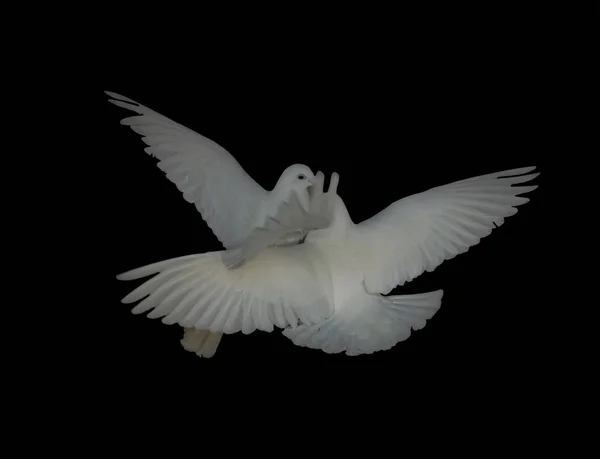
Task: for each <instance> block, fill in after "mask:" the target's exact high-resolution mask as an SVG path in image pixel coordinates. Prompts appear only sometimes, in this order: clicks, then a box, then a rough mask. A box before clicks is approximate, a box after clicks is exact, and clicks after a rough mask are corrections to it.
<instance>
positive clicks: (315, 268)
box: [119, 167, 538, 355]
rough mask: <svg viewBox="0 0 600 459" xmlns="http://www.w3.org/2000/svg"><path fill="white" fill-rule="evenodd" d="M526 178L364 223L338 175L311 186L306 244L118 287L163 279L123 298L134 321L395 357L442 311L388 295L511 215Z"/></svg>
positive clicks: (432, 197)
mask: <svg viewBox="0 0 600 459" xmlns="http://www.w3.org/2000/svg"><path fill="white" fill-rule="evenodd" d="M533 170H534V168H533V167H527V168H520V169H513V170H509V171H503V172H497V173H493V174H488V175H483V176H479V177H473V178H470V179H466V180H461V181H458V182H454V183H451V184H448V185H444V186H440V187H436V188H432V189H430V190H427V191H425V192H422V193H417V194H414V195H412V196H408V197H405V198H403V199H400V200H398V201H396V202H395V203H393V204H391V205H390V206H388V207H387V208H386V209H384V210H382V211H381V212H379V213H378V214H376V215H375V216H374V217H372V218H371V219H369V220H366V221H364V222H362V223H359V224H355V223H354V222H353V221H352V220H351V218H350V215H349V214H348V211H347V209H346V206H345V205H344V203H343V201H342V199H341V198H340V197H339V196H338V195H337V194H336V190H335V186H337V183H338V179H339V176H338V175H337V174H334V175H333V177H332V184H333V185H334V187H333V189H332V188H331V187H330V189H329V190H328V192H327V193H326V194H323V193H322V180H318V181H317V184H316V186H317V187H318V188H317V190H316V191H314V192H312V193H311V199H310V201H309V206H308V212H309V213H310V212H316V213H318V214H319V215H321V216H323V217H325V218H324V219H325V221H326V223H325V225H322V226H324V227H322V228H320V229H319V228H318V229H314V230H312V231H311V232H309V233H308V235H307V236H306V239H305V241H304V243H303V244H299V245H293V246H287V247H266V248H264V249H262V250H261V251H260V252H259V253H258V254H256V255H255V256H254V257H253V258H251V259H249V260H247V261H246V262H245V263H244V264H242V265H241V266H239V267H237V268H236V269H229V268H228V267H227V266H226V263H225V262H224V260H225V259H227V251H219V252H211V253H206V254H200V255H192V256H190V257H181V258H178V259H173V260H166V261H163V262H159V263H155V264H153V265H150V266H147V267H142V268H138V269H135V270H132V271H129V272H127V273H125V274H123V275H121V276H119V278H120V279H123V280H125V279H139V278H142V277H145V276H148V275H151V274H157V273H158V274H157V276H156V277H154V278H152V279H150V280H149V281H147V282H146V283H144V284H142V285H141V286H140V287H138V289H136V291H134V292H133V293H132V294H130V295H128V297H126V298H125V299H124V301H125V302H133V301H137V300H139V299H142V298H143V297H146V299H144V300H143V301H142V303H140V304H139V305H137V306H136V307H135V308H134V312H137V313H139V312H145V311H148V310H151V312H150V314H149V316H150V317H162V318H163V321H164V322H165V323H169V324H171V323H178V324H180V325H183V326H185V327H192V328H193V327H198V328H207V329H209V330H211V331H220V332H224V333H235V332H238V331H242V332H243V333H250V332H253V331H254V330H257V329H258V330H263V331H272V330H273V329H274V327H279V328H283V329H284V330H283V333H284V335H285V336H286V337H288V338H289V339H291V340H292V342H294V343H295V344H296V345H299V346H306V347H310V348H314V349H320V350H323V351H325V352H327V353H340V352H345V353H346V354H347V355H360V354H369V353H372V352H376V351H381V350H386V349H390V348H391V347H393V346H394V345H395V344H397V343H398V342H400V341H403V340H405V339H406V338H408V337H409V336H410V334H411V331H412V330H418V329H420V328H422V327H423V326H425V323H426V321H427V320H428V319H430V318H431V317H432V316H433V315H434V314H435V312H436V311H437V310H438V309H439V307H440V305H441V299H442V295H443V292H442V291H441V290H438V291H434V292H427V293H423V294H417V295H394V296H384V295H385V294H386V293H388V292H389V291H390V290H392V289H393V288H394V287H395V286H396V285H402V284H403V283H405V282H406V281H409V280H411V279H414V278H415V277H416V276H418V275H419V274H421V273H422V272H423V271H425V270H428V271H431V270H433V269H435V267H437V266H439V264H440V263H442V262H443V261H444V260H447V259H450V258H452V257H454V256H456V255H457V254H459V253H462V252H465V251H466V250H468V248H469V247H471V246H473V245H475V244H477V243H478V242H479V241H480V240H481V238H483V237H485V236H487V235H488V234H490V232H491V231H492V230H493V229H494V228H495V227H497V226H500V225H501V224H503V222H504V219H505V218H506V217H508V216H510V215H513V214H515V213H516V212H517V207H518V206H520V205H522V204H524V203H525V202H527V201H528V198H525V197H522V196H520V195H522V194H524V193H528V192H530V191H532V190H533V189H535V188H536V186H514V185H519V184H523V183H525V182H528V181H530V180H532V179H533V178H535V177H536V176H537V175H538V174H537V173H531V172H532V171H533ZM523 174H525V175H523ZM305 212H307V210H306V209H304V208H303V207H302V206H301V205H298V204H295V205H292V206H290V205H287V204H286V205H281V206H280V207H279V209H278V210H277V211H276V212H275V214H274V215H275V216H276V218H272V219H266V220H265V224H264V227H260V228H257V229H255V230H254V231H253V234H256V233H257V232H260V231H263V230H264V231H268V232H271V231H276V230H277V228H278V226H283V227H284V228H285V227H286V226H287V225H288V224H290V225H292V226H293V225H294V224H296V220H297V219H298V218H300V221H302V217H297V216H298V215H302V214H303V213H305ZM294 216H296V218H295V217H294ZM284 217H285V218H284ZM281 231H283V230H281ZM252 237H253V235H250V236H249V238H248V240H251V239H252Z"/></svg>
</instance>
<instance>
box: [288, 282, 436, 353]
mask: <svg viewBox="0 0 600 459" xmlns="http://www.w3.org/2000/svg"><path fill="white" fill-rule="evenodd" d="M442 296H443V291H442V290H436V291H434V292H427V293H421V294H417V295H395V296H387V297H386V296H381V295H369V294H365V295H364V296H361V297H358V298H353V299H352V300H351V301H349V302H348V303H347V304H344V305H343V306H342V308H340V310H339V311H336V313H335V314H334V315H333V316H331V317H330V318H329V319H327V320H326V321H324V322H323V323H321V324H318V325H313V326H306V325H301V326H299V327H297V328H296V329H291V328H288V329H285V330H284V331H283V334H284V336H286V337H287V338H289V339H291V340H292V341H293V342H294V344H296V345H298V346H305V347H309V348H312V349H320V350H322V351H324V352H326V353H328V354H335V353H340V352H345V353H346V354H347V355H350V356H354V355H361V354H371V353H373V352H377V351H383V350H387V349H390V348H392V347H393V346H395V345H396V344H397V343H399V342H400V341H404V340H405V339H407V338H408V337H409V336H410V334H411V329H412V330H419V329H421V328H423V327H424V326H425V324H426V321H427V320H428V319H430V318H431V317H433V315H434V314H435V313H436V312H437V311H438V309H439V308H440V306H441V304H442Z"/></svg>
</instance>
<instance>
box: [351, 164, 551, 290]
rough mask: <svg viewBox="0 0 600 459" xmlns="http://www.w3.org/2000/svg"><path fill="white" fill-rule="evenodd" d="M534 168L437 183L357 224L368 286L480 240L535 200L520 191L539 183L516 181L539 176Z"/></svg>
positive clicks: (408, 275) (409, 274) (355, 239)
mask: <svg viewBox="0 0 600 459" xmlns="http://www.w3.org/2000/svg"><path fill="white" fill-rule="evenodd" d="M534 169H535V168H534V167H525V168H519V169H513V170H508V171H502V172H496V173H493V174H487V175H482V176H478V177H472V178H469V179H466V180H461V181H458V182H454V183H450V184H448V185H444V186H440V187H436V188H432V189H430V190H427V191H425V192H422V193H418V194H415V195H412V196H408V197H406V198H403V199H400V200H398V201H396V202H394V203H393V204H391V205H390V206H388V207H387V208H386V209H384V210H383V211H381V212H379V213H378V214H377V215H375V216H374V217H372V218H370V219H369V220H366V221H364V222H362V223H360V224H358V225H354V226H352V230H351V232H350V238H351V241H352V246H353V247H354V250H355V253H356V256H357V257H358V259H359V260H360V264H361V266H362V269H363V272H364V276H365V286H366V288H367V290H368V291H369V292H371V293H388V292H389V291H391V290H392V289H393V288H394V287H396V286H397V285H402V284H404V283H405V282H406V281H410V280H412V279H414V278H415V277H417V276H419V275H420V274H421V273H422V272H423V271H425V270H427V271H432V270H433V269H435V268H436V267H437V266H439V265H440V264H441V263H442V262H443V261H444V260H448V259H450V258H453V257H455V256H456V255H458V254H460V253H463V252H465V251H467V250H468V249H469V247H471V246H473V245H475V244H478V243H479V241H480V240H481V239H482V238H484V237H486V236H488V235H489V234H490V233H491V232H492V230H493V229H494V228H496V227H498V226H500V225H502V224H503V223H504V219H505V218H506V217H509V216H511V215H514V214H516V213H517V207H518V206H521V205H523V204H525V203H526V202H528V201H529V198H526V197H523V196H520V195H522V194H525V193H529V192H531V191H533V190H535V189H536V188H537V185H533V186H532V185H528V186H513V185H517V184H521V183H526V182H529V181H530V180H532V179H533V178H535V177H537V176H538V175H539V173H531V172H532V171H533V170H534ZM518 174H526V175H518ZM517 175H518V176H517Z"/></svg>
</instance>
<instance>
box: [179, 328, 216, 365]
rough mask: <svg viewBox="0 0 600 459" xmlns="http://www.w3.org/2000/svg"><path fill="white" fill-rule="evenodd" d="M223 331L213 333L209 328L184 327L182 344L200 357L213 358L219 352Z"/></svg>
mask: <svg viewBox="0 0 600 459" xmlns="http://www.w3.org/2000/svg"><path fill="white" fill-rule="evenodd" d="M222 337H223V333H219V332H217V333H213V332H211V331H209V330H198V329H197V328H184V332H183V338H182V339H181V345H182V346H183V348H184V349H185V350H186V351H190V352H193V353H195V354H196V355H197V356H198V357H204V358H207V359H209V358H211V357H212V356H214V355H215V352H217V347H219V343H220V342H221V338H222Z"/></svg>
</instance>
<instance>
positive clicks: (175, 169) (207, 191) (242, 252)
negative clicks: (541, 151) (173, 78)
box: [106, 91, 315, 355]
mask: <svg viewBox="0 0 600 459" xmlns="http://www.w3.org/2000/svg"><path fill="white" fill-rule="evenodd" d="M106 94H107V95H108V96H110V97H111V99H109V101H110V102H111V103H113V104H115V105H117V106H119V107H122V108H125V109H127V110H131V111H133V112H135V113H137V115H136V116H131V117H129V118H125V119H123V120H122V121H121V124H124V125H125V126H129V127H131V129H133V130H134V131H135V132H137V133H138V134H140V135H141V136H142V140H143V141H144V143H145V144H146V145H148V147H147V148H146V149H145V151H146V153H148V154H150V155H152V156H155V157H156V158H158V159H159V162H158V167H159V168H160V169H161V170H163V171H164V172H165V174H166V176H167V178H168V179H169V180H170V181H171V182H173V183H174V184H175V185H176V186H177V188H178V189H179V191H181V192H182V193H183V197H184V199H185V200H186V201H188V202H190V203H193V204H194V205H195V207H196V209H197V210H198V211H199V212H200V213H201V215H202V217H203V218H204V220H205V221H206V223H207V224H208V226H209V227H210V228H211V229H212V231H213V232H214V234H215V235H216V236H217V238H218V239H219V241H221V242H222V244H223V246H224V247H225V248H226V249H235V248H238V250H237V251H236V252H230V254H231V256H230V258H229V259H228V260H227V261H228V264H229V265H230V266H239V265H241V264H242V263H244V262H245V260H246V259H248V258H249V257H251V256H253V255H254V254H256V253H258V252H260V250H262V248H263V246H266V245H269V244H272V245H278V244H294V243H297V242H299V241H300V240H301V239H302V238H303V237H304V236H305V234H306V231H307V230H309V229H311V228H292V229H290V231H289V233H277V236H278V237H280V240H274V239H273V236H270V237H269V238H264V237H263V238H259V239H257V238H254V239H251V240H248V238H249V236H250V234H252V232H253V231H254V230H255V229H256V228H258V227H261V226H264V225H265V224H266V221H267V219H268V218H270V216H272V215H273V214H274V213H275V212H276V211H277V210H278V209H279V206H280V205H282V203H286V202H288V201H290V200H294V199H297V200H298V202H300V203H301V205H302V206H304V207H305V208H306V207H308V201H309V196H308V191H307V188H308V186H310V184H311V183H312V182H313V180H314V179H315V176H314V174H313V172H312V171H311V170H310V169H309V168H308V167H307V166H305V165H303V164H294V165H291V166H289V167H288V168H287V169H286V170H285V171H283V173H282V174H281V177H280V178H279V180H278V182H277V184H276V185H275V187H274V188H273V190H271V191H267V190H265V189H264V188H263V187H261V186H260V185H259V184H258V183H256V182H255V181H254V180H253V179H252V178H251V177H250V176H249V175H248V174H247V173H246V171H244V169H243V168H242V167H241V166H240V164H239V163H238V162H237V161H236V160H235V159H234V158H233V156H231V154H229V152H227V151H226V150H225V149H224V148H223V147H221V146H219V145H218V144H216V143H215V142H213V141H212V140H210V139H208V138H206V137H204V136H202V135H200V134H198V133H197V132H194V131H192V130H191V129H188V128H186V127H185V126H182V125H181V124H179V123H176V122H175V121H173V120H171V119H169V118H167V117H165V116H163V115H161V114H160V113H157V112H155V111H154V110H151V109H150V108H148V107H145V106H143V105H141V104H139V103H138V102H135V101H134V100H131V99H128V98H127V97H124V96H121V95H119V94H115V93H113V92H109V91H106ZM253 244H258V245H257V246H254V245H253ZM202 336H204V335H202ZM186 337H189V334H186V335H185V336H184V340H186V342H187V341H189V340H188V339H187V338H186ZM217 338H218V339H217ZM220 338H221V337H220V336H219V337H212V338H210V339H208V338H207V339H206V340H204V341H202V340H200V341H198V342H197V343H196V344H197V346H199V349H198V350H197V353H198V354H199V355H202V354H203V344H202V343H204V342H207V343H213V344H212V345H211V346H210V347H209V350H208V353H209V354H210V353H214V352H213V349H212V346H213V345H214V346H217V345H218V343H219V341H220ZM198 343H200V344H198ZM214 343H216V344H214ZM182 344H183V345H184V347H186V346H187V344H184V342H183V341H182ZM186 348H187V347H186Z"/></svg>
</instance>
